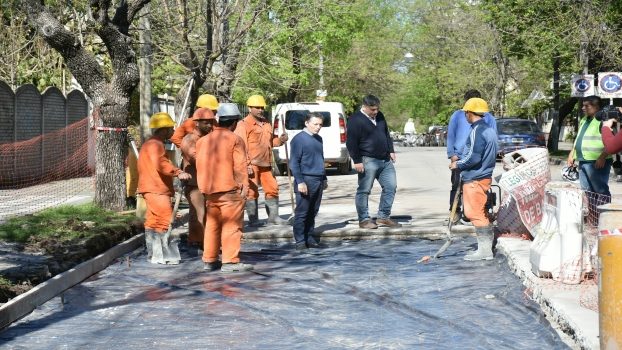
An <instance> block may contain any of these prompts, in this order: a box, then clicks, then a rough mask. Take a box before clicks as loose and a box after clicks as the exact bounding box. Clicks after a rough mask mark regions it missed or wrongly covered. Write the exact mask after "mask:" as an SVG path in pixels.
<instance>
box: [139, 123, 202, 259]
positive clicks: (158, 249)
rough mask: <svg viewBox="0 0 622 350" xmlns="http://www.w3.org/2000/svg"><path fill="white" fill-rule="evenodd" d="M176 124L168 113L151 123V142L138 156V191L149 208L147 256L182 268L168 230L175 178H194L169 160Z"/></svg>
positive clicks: (146, 216)
mask: <svg viewBox="0 0 622 350" xmlns="http://www.w3.org/2000/svg"><path fill="white" fill-rule="evenodd" d="M173 126H175V122H174V121H173V119H172V118H171V116H170V115H168V113H164V112H159V113H156V114H154V115H152V116H151V118H150V119H149V127H150V128H151V134H152V135H153V136H151V138H149V139H148V140H147V141H145V143H143V145H142V147H141V148H140V153H139V156H138V174H139V176H138V189H137V192H138V193H140V194H142V195H143V197H144V198H145V202H146V204H147V212H146V215H145V242H146V245H147V255H148V258H149V259H150V261H151V262H152V263H154V264H179V260H181V258H180V256H179V248H178V246H177V240H174V239H171V237H170V233H169V232H168V226H169V223H170V220H171V216H172V215H173V208H172V207H171V197H172V196H173V192H174V191H173V177H175V176H177V177H178V178H179V179H180V180H190V178H191V175H190V174H188V173H186V172H184V171H182V170H181V169H179V168H177V167H175V166H174V165H173V164H172V163H171V161H170V160H169V159H168V158H167V157H166V151H165V150H164V140H166V139H168V138H170V137H171V135H173Z"/></svg>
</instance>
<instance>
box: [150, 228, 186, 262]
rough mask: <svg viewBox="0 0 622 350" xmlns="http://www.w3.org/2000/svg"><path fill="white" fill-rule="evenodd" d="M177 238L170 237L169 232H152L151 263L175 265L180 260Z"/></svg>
mask: <svg viewBox="0 0 622 350" xmlns="http://www.w3.org/2000/svg"><path fill="white" fill-rule="evenodd" d="M178 240H179V239H176V238H171V234H170V233H169V232H164V233H157V232H155V234H154V239H153V248H152V251H153V253H152V256H151V263H152V264H171V265H177V264H179V261H180V260H181V257H180V255H179V247H178V246H177V243H178Z"/></svg>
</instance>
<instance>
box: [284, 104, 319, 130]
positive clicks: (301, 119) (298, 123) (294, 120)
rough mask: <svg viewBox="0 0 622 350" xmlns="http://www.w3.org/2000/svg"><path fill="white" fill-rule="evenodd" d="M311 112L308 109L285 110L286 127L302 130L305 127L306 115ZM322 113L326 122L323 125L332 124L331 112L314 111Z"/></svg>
mask: <svg viewBox="0 0 622 350" xmlns="http://www.w3.org/2000/svg"><path fill="white" fill-rule="evenodd" d="M308 113H309V111H308V110H306V109H302V110H295V109H294V110H291V111H287V112H285V129H287V130H302V129H304V127H305V116H306V115H307V114H308ZM314 113H318V114H321V115H322V119H324V122H323V123H322V127H323V128H325V127H328V126H330V112H314Z"/></svg>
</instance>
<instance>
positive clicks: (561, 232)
mask: <svg viewBox="0 0 622 350" xmlns="http://www.w3.org/2000/svg"><path fill="white" fill-rule="evenodd" d="M583 201H584V199H583V191H581V189H579V188H577V187H576V186H575V185H574V184H571V183H568V182H549V183H548V184H546V186H545V194H544V203H543V204H544V205H543V208H544V211H543V217H542V221H541V222H540V224H539V225H537V226H536V227H535V231H536V235H535V236H536V237H535V239H534V241H533V242H532V243H531V248H530V252H529V260H530V262H531V271H532V272H533V273H534V274H535V275H536V276H539V277H552V278H553V279H554V280H557V281H561V282H563V283H567V284H577V283H580V282H581V280H582V278H583V275H584V273H586V272H590V271H591V270H592V266H591V262H590V259H589V251H588V249H587V245H586V244H585V242H584V237H583V234H582V232H583V207H584V206H583Z"/></svg>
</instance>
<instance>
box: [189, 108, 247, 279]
mask: <svg viewBox="0 0 622 350" xmlns="http://www.w3.org/2000/svg"><path fill="white" fill-rule="evenodd" d="M217 118H218V124H217V125H216V126H215V127H214V129H213V130H212V132H210V133H209V134H207V135H206V136H204V137H202V138H200V139H199V141H197V145H196V148H197V157H196V165H197V182H198V184H199V190H201V192H202V193H203V194H204V195H205V197H206V202H207V208H206V216H205V236H204V238H205V243H204V245H203V257H202V259H203V262H204V263H205V265H204V269H205V270H209V271H214V270H217V269H219V268H220V271H221V272H223V273H230V272H241V271H248V270H252V269H253V265H251V264H244V263H241V262H240V257H239V253H240V241H241V239H242V229H243V227H244V202H245V199H246V195H247V192H248V185H249V184H248V156H247V154H246V148H245V146H244V141H243V140H242V139H241V138H240V137H239V136H238V135H236V134H235V133H233V130H235V128H236V124H237V123H238V120H239V119H240V111H239V110H238V107H237V106H236V105H235V104H233V103H223V104H221V105H220V106H219V108H218V113H217ZM221 249H222V263H221V262H220V261H219V260H218V253H219V251H220V250H221Z"/></svg>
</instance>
